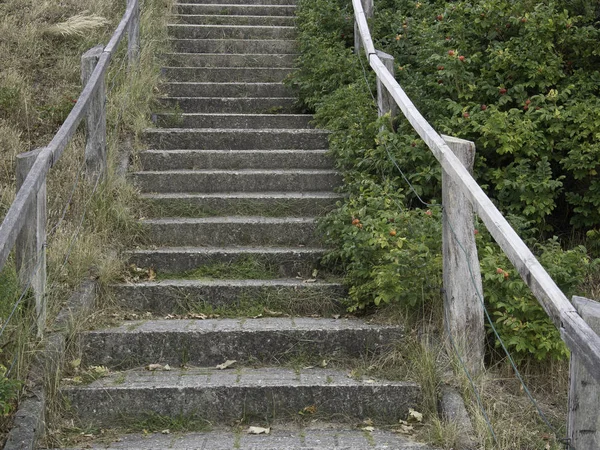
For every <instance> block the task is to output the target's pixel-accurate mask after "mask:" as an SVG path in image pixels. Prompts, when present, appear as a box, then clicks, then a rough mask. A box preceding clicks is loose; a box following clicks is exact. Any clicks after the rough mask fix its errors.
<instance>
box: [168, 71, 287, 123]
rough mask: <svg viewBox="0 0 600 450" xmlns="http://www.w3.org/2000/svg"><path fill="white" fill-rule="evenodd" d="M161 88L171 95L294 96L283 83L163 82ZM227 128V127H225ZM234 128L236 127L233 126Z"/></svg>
mask: <svg viewBox="0 0 600 450" xmlns="http://www.w3.org/2000/svg"><path fill="white" fill-rule="evenodd" d="M161 90H162V91H163V92H164V93H165V94H166V95H169V96H171V97H294V96H295V92H294V90H293V89H291V88H289V87H288V86H285V85H284V84H283V83H215V82H213V83H193V82H174V83H163V84H162V86H161ZM225 128H227V127H225ZM231 128H234V127H231Z"/></svg>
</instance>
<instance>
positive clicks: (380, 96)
mask: <svg viewBox="0 0 600 450" xmlns="http://www.w3.org/2000/svg"><path fill="white" fill-rule="evenodd" d="M377 56H378V57H379V59H381V62H382V63H383V65H384V66H385V68H386V69H387V70H388V72H389V73H390V74H391V75H392V76H395V75H396V70H395V68H394V57H393V56H392V55H388V54H387V53H385V52H382V51H380V50H377ZM377 110H378V114H379V117H381V116H384V115H385V114H388V113H389V114H390V116H391V117H395V116H397V115H398V112H399V109H398V105H397V104H396V100H394V97H392V95H391V94H390V93H389V91H388V90H387V88H386V87H385V86H384V85H383V83H382V82H381V80H380V79H379V77H378V78H377Z"/></svg>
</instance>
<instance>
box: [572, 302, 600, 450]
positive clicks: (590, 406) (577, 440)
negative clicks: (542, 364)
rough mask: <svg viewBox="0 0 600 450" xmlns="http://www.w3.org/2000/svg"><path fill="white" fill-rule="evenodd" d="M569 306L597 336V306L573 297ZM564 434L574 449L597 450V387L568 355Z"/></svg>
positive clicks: (599, 423) (577, 359)
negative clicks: (567, 408)
mask: <svg viewBox="0 0 600 450" xmlns="http://www.w3.org/2000/svg"><path fill="white" fill-rule="evenodd" d="M573 306H575V308H576V309H577V312H579V315H580V316H581V317H582V319H583V320H584V321H585V322H586V323H587V324H588V325H589V326H590V327H591V328H592V330H594V331H595V332H596V333H597V334H600V303H598V302H596V301H593V300H589V299H587V298H583V297H573ZM570 370H571V373H570V377H569V378H570V387H569V416H568V432H569V438H570V439H571V442H570V443H571V445H572V447H573V448H576V449H585V448H600V383H598V382H597V381H596V380H595V379H594V377H592V376H590V373H589V372H588V370H587V369H586V368H585V366H584V365H583V364H582V362H581V358H580V357H579V356H578V355H577V354H576V353H572V354H571V368H570Z"/></svg>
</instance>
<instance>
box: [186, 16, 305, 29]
mask: <svg viewBox="0 0 600 450" xmlns="http://www.w3.org/2000/svg"><path fill="white" fill-rule="evenodd" d="M174 20H175V21H176V22H178V23H181V24H187V25H250V26H262V27H269V26H284V27H293V26H294V22H295V19H294V17H285V16H246V15H221V14H219V15H192V14H187V15H179V16H175V17H174Z"/></svg>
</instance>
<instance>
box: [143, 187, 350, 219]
mask: <svg viewBox="0 0 600 450" xmlns="http://www.w3.org/2000/svg"><path fill="white" fill-rule="evenodd" d="M140 197H141V199H142V200H143V202H144V206H145V208H144V216H145V217H206V216H225V215H235V214H243V215H247V216H269V217H286V216H289V217H305V216H322V215H324V214H326V213H327V212H329V211H331V210H332V209H333V208H334V207H335V204H336V202H337V201H339V200H341V199H343V196H342V195H341V194H335V193H333V192H217V193H214V194H192V193H177V194H141V195H140Z"/></svg>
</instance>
